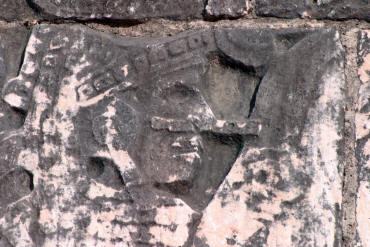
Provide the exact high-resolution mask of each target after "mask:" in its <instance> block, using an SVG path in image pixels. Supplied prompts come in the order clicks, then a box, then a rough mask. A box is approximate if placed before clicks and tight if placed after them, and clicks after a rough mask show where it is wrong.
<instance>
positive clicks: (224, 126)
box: [151, 116, 262, 136]
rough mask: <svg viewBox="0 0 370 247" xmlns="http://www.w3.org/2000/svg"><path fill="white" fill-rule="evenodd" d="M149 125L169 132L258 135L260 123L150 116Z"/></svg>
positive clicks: (256, 121)
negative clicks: (196, 120)
mask: <svg viewBox="0 0 370 247" xmlns="http://www.w3.org/2000/svg"><path fill="white" fill-rule="evenodd" d="M151 127H152V128H153V129H155V130H168V131H170V132H195V130H196V129H199V130H200V131H201V132H213V133H218V134H225V135H232V134H237V135H254V136H258V135H259V133H260V131H261V129H262V125H261V123H260V121H258V120H246V121H228V120H214V121H213V123H212V124H207V123H206V124H202V123H199V122H197V123H194V122H193V120H191V119H172V118H162V117H157V116H155V117H152V119H151Z"/></svg>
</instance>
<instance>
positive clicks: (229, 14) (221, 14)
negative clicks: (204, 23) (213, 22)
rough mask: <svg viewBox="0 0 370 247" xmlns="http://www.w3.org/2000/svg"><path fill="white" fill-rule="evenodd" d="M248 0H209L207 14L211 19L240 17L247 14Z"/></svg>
mask: <svg viewBox="0 0 370 247" xmlns="http://www.w3.org/2000/svg"><path fill="white" fill-rule="evenodd" d="M248 7H249V6H248V2H247V1H246V0H208V2H207V5H206V7H205V16H206V18H209V19H218V18H238V17H242V16H244V15H246V14H247V11H248Z"/></svg>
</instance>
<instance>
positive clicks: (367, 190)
mask: <svg viewBox="0 0 370 247" xmlns="http://www.w3.org/2000/svg"><path fill="white" fill-rule="evenodd" d="M358 59H359V63H358V64H359V70H358V76H359V78H360V81H361V86H360V89H359V96H358V102H357V111H356V115H355V124H356V154H357V160H358V162H359V182H360V183H359V189H358V194H357V210H356V211H357V231H358V237H359V246H370V210H369V205H370V30H369V31H362V32H360V33H359V43H358Z"/></svg>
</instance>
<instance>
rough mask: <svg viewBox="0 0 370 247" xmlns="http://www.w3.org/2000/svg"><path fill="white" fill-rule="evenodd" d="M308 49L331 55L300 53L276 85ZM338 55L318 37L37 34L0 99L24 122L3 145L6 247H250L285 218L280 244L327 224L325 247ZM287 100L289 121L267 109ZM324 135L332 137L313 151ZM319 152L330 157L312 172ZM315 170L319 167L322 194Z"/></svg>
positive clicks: (334, 201)
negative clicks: (10, 169)
mask: <svg viewBox="0 0 370 247" xmlns="http://www.w3.org/2000/svg"><path fill="white" fill-rule="evenodd" d="M292 33H293V34H292ZM291 37H293V38H291ZM323 37H324V38H323ZM328 38H330V39H331V40H333V41H331V42H327V43H320V40H327V39H328ZM313 41H315V42H319V44H318V46H320V47H321V46H325V47H324V48H325V49H326V50H329V54H330V55H328V56H326V57H325V58H322V57H321V56H320V51H317V52H316V53H315V52H314V53H313V54H312V56H309V57H308V59H309V60H310V61H313V62H311V63H309V62H308V63H307V64H305V63H303V64H301V66H303V67H304V68H305V69H306V72H304V73H303V74H304V75H303V76H302V77H300V75H296V74H294V73H291V74H289V73H287V71H286V67H287V66H286V64H290V63H293V60H294V59H293V57H295V56H297V55H299V54H301V53H305V52H306V51H305V48H304V47H305V45H307V44H313V43H314V42H313ZM301 42H303V43H302V44H301ZM284 44H285V45H284ZM324 48H322V49H324ZM36 51H38V52H36ZM320 59H324V60H320ZM341 59H342V58H341V48H340V47H339V45H338V40H337V37H336V36H335V33H334V32H332V31H315V32H313V31H302V30H295V31H290V32H287V31H284V30H283V31H272V30H228V29H220V30H216V31H202V32H197V33H188V34H182V35H180V36H176V37H171V38H166V39H161V40H156V39H144V38H143V39H140V40H132V39H129V38H126V39H124V38H122V39H115V38H111V37H107V36H102V35H100V34H98V33H95V32H92V31H89V30H87V29H83V28H80V27H77V26H76V27H66V26H53V25H41V26H38V27H37V28H35V29H34V30H33V32H32V35H31V37H30V39H29V41H28V45H27V48H26V52H25V57H24V61H23V64H22V67H21V69H20V72H19V74H18V76H17V77H15V78H13V79H10V80H8V82H7V84H6V85H5V86H4V88H3V92H2V97H3V99H4V100H5V101H6V102H7V104H8V105H9V107H12V108H14V109H17V110H19V111H22V112H24V113H25V115H26V118H25V121H24V124H23V126H21V128H19V130H17V131H16V132H14V133H13V134H10V135H7V136H6V137H3V138H2V140H1V142H2V143H4V148H6V147H7V146H12V142H11V141H12V140H13V139H14V138H21V139H22V141H23V143H24V146H23V147H22V148H21V149H19V150H17V149H16V151H15V152H12V153H9V157H8V156H7V157H5V158H4V160H5V159H6V160H9V161H10V163H11V166H14V167H18V166H19V167H22V169H24V171H26V173H22V174H23V175H24V174H26V175H27V174H28V175H29V177H30V179H31V180H32V181H33V182H30V183H31V184H32V186H30V185H29V186H28V187H27V186H26V187H27V188H26V187H25V188H24V189H23V190H19V191H21V192H22V193H20V195H19V196H18V197H19V198H18V197H17V199H18V201H16V202H9V203H8V204H9V205H8V206H7V208H6V210H4V212H3V213H2V214H1V215H0V233H1V235H4V236H6V241H9V243H10V244H13V245H16V246H38V245H43V246H59V245H63V246H68V245H70V246H109V245H111V246H115V245H117V246H122V245H123V246H192V245H194V246H207V245H209V246H226V245H235V244H237V245H248V244H249V245H263V243H266V242H269V243H270V242H271V243H273V242H274V241H277V239H276V236H277V233H278V232H279V229H285V227H286V222H288V221H289V222H296V223H297V224H296V225H297V228H294V229H289V231H287V237H288V235H289V237H291V238H292V242H294V241H295V242H294V243H299V242H302V241H303V242H304V243H312V241H314V240H313V239H312V238H311V236H314V235H317V234H318V233H317V231H318V229H320V228H321V227H322V226H326V227H328V230H327V231H325V232H320V234H319V235H318V236H320V238H321V240H322V243H324V242H325V243H332V242H333V241H335V239H336V238H337V235H336V234H337V231H339V230H338V229H336V228H335V227H336V225H335V221H336V220H337V218H336V217H339V216H338V214H339V212H338V211H339V210H340V209H339V208H337V207H336V205H340V200H341V199H340V194H338V189H339V191H340V188H338V186H340V184H341V178H340V175H339V174H340V169H341V168H340V167H339V166H340V164H339V161H338V157H337V156H338V154H337V151H336V150H337V146H336V145H337V144H336V143H337V142H338V140H340V134H338V133H337V132H336V131H339V129H340V127H339V124H338V122H337V121H338V120H337V119H339V117H338V114H339V113H340V111H341V103H340V102H341V100H342V98H341V97H342V95H341V91H340V86H341V84H340V82H341V80H342V77H341V76H342V74H341V69H342V67H341V66H342V65H341V62H342V61H341ZM333 61H337V62H335V63H332V62H333ZM323 64H324V65H325V66H326V67H324V69H323V71H320V73H319V74H315V73H316V72H315V70H317V66H318V65H320V66H322V65H323ZM296 66H298V65H296ZM282 71H283V72H284V73H287V74H288V76H289V78H288V79H284V78H283V76H282V75H281V73H282ZM306 73H308V74H309V75H310V77H308V75H307V77H305V76H306ZM312 74H314V75H315V76H316V77H315V78H314V79H312V78H311V77H312ZM279 79H280V80H279ZM300 80H302V81H300ZM328 84H330V87H331V88H332V89H333V90H334V91H332V92H334V94H335V95H336V98H334V99H330V100H328V99H327V94H328V92H327V90H328V89H327V88H328V87H329V86H328ZM297 85H299V86H297ZM300 90H301V91H300ZM297 94H298V96H297ZM285 98H287V100H288V101H290V104H292V106H289V107H287V109H292V111H295V113H292V112H288V113H285V111H283V110H282V109H281V108H282V107H283V106H279V104H282V103H281V102H283V101H284V99H285ZM317 98H318V101H319V103H317V101H313V102H314V103H312V104H313V105H310V102H312V101H311V99H315V100H316V99H317ZM274 101H275V103H274ZM329 101H330V102H329ZM294 104H296V105H295V106H294ZM320 104H321V105H322V107H321V106H320ZM330 104H332V105H334V107H332V106H330V107H329V105H330ZM279 107H280V108H279ZM297 107H299V108H302V109H297ZM310 109H311V110H310ZM280 114H282V115H280ZM284 114H285V115H284ZM294 114H298V117H297V119H294V120H295V121H294V122H289V120H290V119H289V117H290V116H291V117H292V118H293V116H294ZM320 114H327V115H328V117H327V118H326V119H325V121H326V122H323V121H324V120H318V119H319V117H318V116H320ZM302 116H307V119H310V120H309V121H312V122H309V121H308V120H306V118H305V117H302ZM323 128H324V129H325V130H327V131H332V132H330V133H331V134H332V135H331V136H330V138H328V139H326V140H323V139H322V138H323V137H322V135H321V133H322V130H323ZM311 130H312V131H313V132H314V133H315V136H314V139H312V138H311V137H310V136H309V134H308V133H310V131H311ZM315 138H316V139H315ZM13 146H14V145H13ZM300 149H303V150H304V151H302V152H301V151H300ZM322 151H326V152H328V153H329V154H330V157H328V158H324V159H322V160H320V158H318V155H320V152H322ZM305 152H307V153H308V154H307V153H305ZM310 157H314V158H313V159H311V158H310ZM317 162H323V163H324V164H325V165H326V166H327V168H326V170H325V174H326V175H327V177H328V179H327V181H326V180H325V181H326V182H327V184H325V185H324V184H322V183H321V182H320V181H321V179H322V178H321V175H320V174H321V173H319V169H318V168H317V166H318V165H317ZM304 164H307V166H305V165H304ZM30 174H31V175H30ZM23 175H22V176H23ZM315 176H319V177H315ZM19 177H20V176H17V178H19ZM26 184H28V183H26ZM329 185H330V186H329ZM31 187H32V189H30V188H31ZM327 187H330V189H326V188H327ZM22 188H23V187H22ZM315 193H317V195H316V194H315ZM327 194H330V200H328V201H325V202H319V203H316V202H314V201H315V199H316V196H324V195H327ZM25 195H26V196H25ZM27 195H30V196H27ZM20 205H21V206H22V207H24V208H25V209H24V210H21V211H19V212H18V213H16V214H15V215H17V216H15V217H16V218H15V219H16V220H14V221H12V222H13V223H11V224H10V223H9V221H8V220H7V219H9V218H12V217H13V215H14V213H13V212H12V210H13V208H16V207H19V206H20ZM314 207H318V208H320V210H321V211H320V210H318V212H319V213H318V214H315V213H311V209H312V208H314ZM236 208H238V209H240V211H237V212H236V211H235V209H236ZM297 215H303V217H304V220H301V219H298V218H297V217H298V216H297ZM324 215H325V216H324ZM327 215H329V216H328V217H329V219H328V220H327V221H324V219H323V217H325V218H326V216H327ZM13 218H14V217H13ZM21 218H26V219H27V220H25V221H22V220H20V219H21ZM309 219H315V222H311V221H309ZM238 220H240V222H237V221H238ZM250 222H252V223H250ZM307 224H308V225H309V226H310V227H311V228H307V229H305V227H306V225H307ZM288 225H289V226H290V225H291V224H288ZM31 226H33V228H32V229H36V230H37V229H38V230H37V231H40V232H42V234H43V235H42V234H41V235H40V234H39V235H37V236H41V237H40V238H39V239H37V240H35V239H34V236H33V235H32V234H31V232H30V231H28V230H27V229H30V227H31ZM245 227H247V228H245ZM219 228H225V229H224V230H223V231H221V230H220V229H219ZM244 229H248V231H244ZM302 229H305V230H307V231H308V232H309V235H308V237H307V238H306V239H304V238H303V236H302V235H300V233H299V232H300V231H302ZM36 230H35V231H36ZM243 231H244V232H243ZM326 235H328V237H326ZM293 237H294V239H293ZM0 240H1V239H0ZM4 241H5V240H4ZM305 241H306V242H305ZM303 242H302V243H303ZM40 243H41V244H40ZM277 246H278V245H277Z"/></svg>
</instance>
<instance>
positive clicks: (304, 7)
mask: <svg viewBox="0 0 370 247" xmlns="http://www.w3.org/2000/svg"><path fill="white" fill-rule="evenodd" d="M256 12H257V15H260V16H275V17H284V18H297V17H302V18H313V19H333V20H344V19H362V20H367V21H370V5H369V1H368V0H351V1H346V0H339V1H338V0H315V1H301V0H256Z"/></svg>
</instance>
